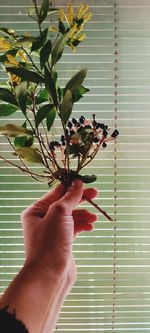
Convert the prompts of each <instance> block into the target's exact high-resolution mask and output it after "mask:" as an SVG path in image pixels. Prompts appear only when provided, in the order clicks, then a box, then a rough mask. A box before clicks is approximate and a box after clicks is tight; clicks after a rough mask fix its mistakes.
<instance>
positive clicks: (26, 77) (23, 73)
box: [6, 67, 44, 83]
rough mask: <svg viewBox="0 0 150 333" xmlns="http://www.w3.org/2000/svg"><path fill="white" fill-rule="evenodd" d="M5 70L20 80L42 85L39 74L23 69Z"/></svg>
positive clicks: (41, 77) (42, 79)
mask: <svg viewBox="0 0 150 333" xmlns="http://www.w3.org/2000/svg"><path fill="white" fill-rule="evenodd" d="M6 70H7V71H8V72H10V73H12V74H15V75H17V76H19V77H21V78H22V80H23V81H28V82H29V81H30V82H35V83H43V82H44V78H43V76H41V75H40V74H38V73H36V72H34V71H30V70H28V69H25V68H18V67H6Z"/></svg>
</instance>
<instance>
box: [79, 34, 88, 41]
mask: <svg viewBox="0 0 150 333" xmlns="http://www.w3.org/2000/svg"><path fill="white" fill-rule="evenodd" d="M85 38H86V34H82V35H80V36H78V41H79V42H82V41H83V40H84V39H85Z"/></svg>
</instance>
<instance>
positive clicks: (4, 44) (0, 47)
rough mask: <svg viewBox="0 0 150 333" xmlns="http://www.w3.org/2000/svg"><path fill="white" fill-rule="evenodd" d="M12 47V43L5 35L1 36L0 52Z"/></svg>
mask: <svg viewBox="0 0 150 333" xmlns="http://www.w3.org/2000/svg"><path fill="white" fill-rule="evenodd" d="M11 48H12V46H11V44H10V43H9V42H7V40H6V39H5V38H3V37H0V52H5V51H7V50H10V49H11Z"/></svg>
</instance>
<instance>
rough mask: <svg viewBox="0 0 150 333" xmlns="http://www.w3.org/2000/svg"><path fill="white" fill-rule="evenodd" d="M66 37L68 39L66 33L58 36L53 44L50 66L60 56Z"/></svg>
mask: <svg viewBox="0 0 150 333" xmlns="http://www.w3.org/2000/svg"><path fill="white" fill-rule="evenodd" d="M67 39H68V33H67V34H65V35H63V36H62V37H60V38H59V39H58V40H57V41H56V43H55V44H54V47H53V49H52V67H53V66H54V65H55V64H56V62H58V60H59V59H60V58H61V56H62V54H63V51H64V47H65V44H66V42H67Z"/></svg>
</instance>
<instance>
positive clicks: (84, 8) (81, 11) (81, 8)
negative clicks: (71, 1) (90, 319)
mask: <svg viewBox="0 0 150 333" xmlns="http://www.w3.org/2000/svg"><path fill="white" fill-rule="evenodd" d="M88 9H89V6H88V5H80V6H79V8H78V12H77V18H78V19H80V18H82V17H83V15H84V14H85V13H86V12H87V10H88Z"/></svg>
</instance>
